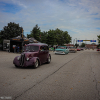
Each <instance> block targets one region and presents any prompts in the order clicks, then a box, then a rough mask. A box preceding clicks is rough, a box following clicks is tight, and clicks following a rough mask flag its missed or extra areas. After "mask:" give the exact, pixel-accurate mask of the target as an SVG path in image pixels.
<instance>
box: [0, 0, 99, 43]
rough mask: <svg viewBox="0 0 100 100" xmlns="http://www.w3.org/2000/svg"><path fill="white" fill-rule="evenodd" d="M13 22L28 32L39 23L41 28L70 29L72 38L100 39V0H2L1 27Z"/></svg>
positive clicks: (0, 5)
mask: <svg viewBox="0 0 100 100" xmlns="http://www.w3.org/2000/svg"><path fill="white" fill-rule="evenodd" d="M9 22H15V23H16V24H18V23H19V25H20V26H22V27H23V29H24V34H25V35H26V34H29V33H30V31H31V30H32V29H33V27H34V26H35V25H36V24H38V26H39V27H40V29H41V31H48V30H49V29H56V28H59V29H61V30H63V31H68V33H69V35H70V36H71V37H72V42H73V41H74V39H76V38H77V40H97V35H100V0H0V30H2V29H3V27H4V26H7V23H9ZM85 43H88V42H85Z"/></svg>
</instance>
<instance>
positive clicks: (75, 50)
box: [69, 47, 77, 53]
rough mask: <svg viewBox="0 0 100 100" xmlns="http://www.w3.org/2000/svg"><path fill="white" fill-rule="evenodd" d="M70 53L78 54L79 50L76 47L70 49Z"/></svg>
mask: <svg viewBox="0 0 100 100" xmlns="http://www.w3.org/2000/svg"><path fill="white" fill-rule="evenodd" d="M69 52H71V53H72V52H74V53H75V52H77V49H76V48H75V47H69Z"/></svg>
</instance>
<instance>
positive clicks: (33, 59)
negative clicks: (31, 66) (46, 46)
mask: <svg viewBox="0 0 100 100" xmlns="http://www.w3.org/2000/svg"><path fill="white" fill-rule="evenodd" d="M37 59H38V61H39V65H41V61H40V59H39V58H38V57H33V58H31V61H33V62H34V63H35V62H36V60H37Z"/></svg>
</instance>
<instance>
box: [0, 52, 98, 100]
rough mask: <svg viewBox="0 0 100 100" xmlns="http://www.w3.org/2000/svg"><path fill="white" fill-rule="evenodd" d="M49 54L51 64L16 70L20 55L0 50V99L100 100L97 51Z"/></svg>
mask: <svg viewBox="0 0 100 100" xmlns="http://www.w3.org/2000/svg"><path fill="white" fill-rule="evenodd" d="M50 54H51V57H52V60H51V63H50V64H43V65H41V66H39V68H37V69H33V68H31V67H30V68H15V67H14V65H13V59H14V57H15V56H18V55H20V54H17V53H8V52H3V51H0V100H100V52H97V51H96V50H84V51H78V52H77V53H69V54H67V55H55V54H54V52H52V51H50Z"/></svg>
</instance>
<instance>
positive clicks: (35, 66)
mask: <svg viewBox="0 0 100 100" xmlns="http://www.w3.org/2000/svg"><path fill="white" fill-rule="evenodd" d="M38 66H39V62H38V60H36V62H35V64H34V68H37V67H38Z"/></svg>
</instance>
